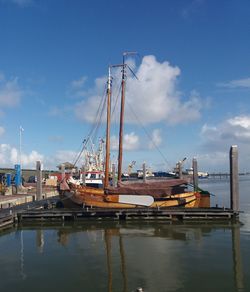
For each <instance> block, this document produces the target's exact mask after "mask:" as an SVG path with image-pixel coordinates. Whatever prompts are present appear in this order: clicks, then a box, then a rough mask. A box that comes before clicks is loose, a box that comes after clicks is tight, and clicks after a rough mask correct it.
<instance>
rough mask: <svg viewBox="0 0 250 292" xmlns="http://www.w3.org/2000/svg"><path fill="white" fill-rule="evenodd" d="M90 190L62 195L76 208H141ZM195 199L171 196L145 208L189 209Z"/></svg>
mask: <svg viewBox="0 0 250 292" xmlns="http://www.w3.org/2000/svg"><path fill="white" fill-rule="evenodd" d="M92 189H93V188H90V187H84V188H76V189H75V190H73V191H71V192H65V194H64V195H65V196H66V197H68V199H69V200H71V201H72V202H73V203H74V204H76V205H78V206H85V207H93V208H111V209H129V208H131V209H132V208H138V207H142V206H139V205H135V204H124V203H119V194H116V195H104V191H103V190H102V189H93V190H92ZM196 198H197V193H194V192H187V193H181V194H176V195H171V196H167V197H163V198H160V199H157V198H155V199H154V202H153V203H152V205H150V206H149V207H147V208H169V207H178V206H186V205H187V206H188V207H191V206H192V204H194V202H195V201H196Z"/></svg>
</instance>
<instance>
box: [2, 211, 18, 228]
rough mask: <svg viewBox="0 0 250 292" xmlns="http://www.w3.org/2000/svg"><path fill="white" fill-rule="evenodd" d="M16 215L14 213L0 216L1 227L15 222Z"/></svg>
mask: <svg viewBox="0 0 250 292" xmlns="http://www.w3.org/2000/svg"><path fill="white" fill-rule="evenodd" d="M14 221H15V219H14V216H13V215H12V214H3V215H1V216H0V229H3V228H5V227H8V226H11V225H13V224H14Z"/></svg>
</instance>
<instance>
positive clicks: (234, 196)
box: [229, 145, 239, 212]
mask: <svg viewBox="0 0 250 292" xmlns="http://www.w3.org/2000/svg"><path fill="white" fill-rule="evenodd" d="M229 156H230V203H231V204H230V208H231V209H232V210H233V211H236V212H238V211H239V171H238V147H237V145H233V146H231V148H230V155H229Z"/></svg>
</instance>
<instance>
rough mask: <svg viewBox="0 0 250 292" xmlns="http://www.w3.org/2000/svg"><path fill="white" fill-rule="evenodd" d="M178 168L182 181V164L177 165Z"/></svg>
mask: <svg viewBox="0 0 250 292" xmlns="http://www.w3.org/2000/svg"><path fill="white" fill-rule="evenodd" d="M177 168H178V173H179V179H182V177H183V176H182V163H181V162H178V163H177Z"/></svg>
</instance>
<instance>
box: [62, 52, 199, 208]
mask: <svg viewBox="0 0 250 292" xmlns="http://www.w3.org/2000/svg"><path fill="white" fill-rule="evenodd" d="M128 54H129V53H124V54H123V62H122V64H120V65H115V66H109V70H108V82H107V95H106V96H107V101H106V104H107V121H106V154H105V156H106V157H105V175H104V187H103V188H93V187H90V186H87V185H77V184H75V183H74V182H73V181H72V180H71V181H70V180H66V179H64V180H63V181H61V183H60V194H61V195H62V196H63V198H64V199H65V198H67V199H68V200H70V201H71V202H73V203H74V204H75V205H78V206H84V207H95V208H119V209H124V208H138V207H148V208H168V207H176V206H188V205H190V204H193V202H194V201H195V200H196V197H197V194H198V193H197V192H186V191H185V188H186V184H187V182H186V181H185V180H180V179H172V180H149V181H146V182H145V181H143V182H142V181H140V182H129V181H128V182H122V180H121V178H122V158H123V126H124V105H125V82H126V68H127V67H128V65H127V64H126V63H125V57H126V56H127V55H128ZM112 67H121V69H122V81H121V108H120V129H119V153H118V182H117V186H114V185H113V186H110V183H109V164H110V124H111V80H112V77H111V68H112ZM130 70H131V69H130Z"/></svg>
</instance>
